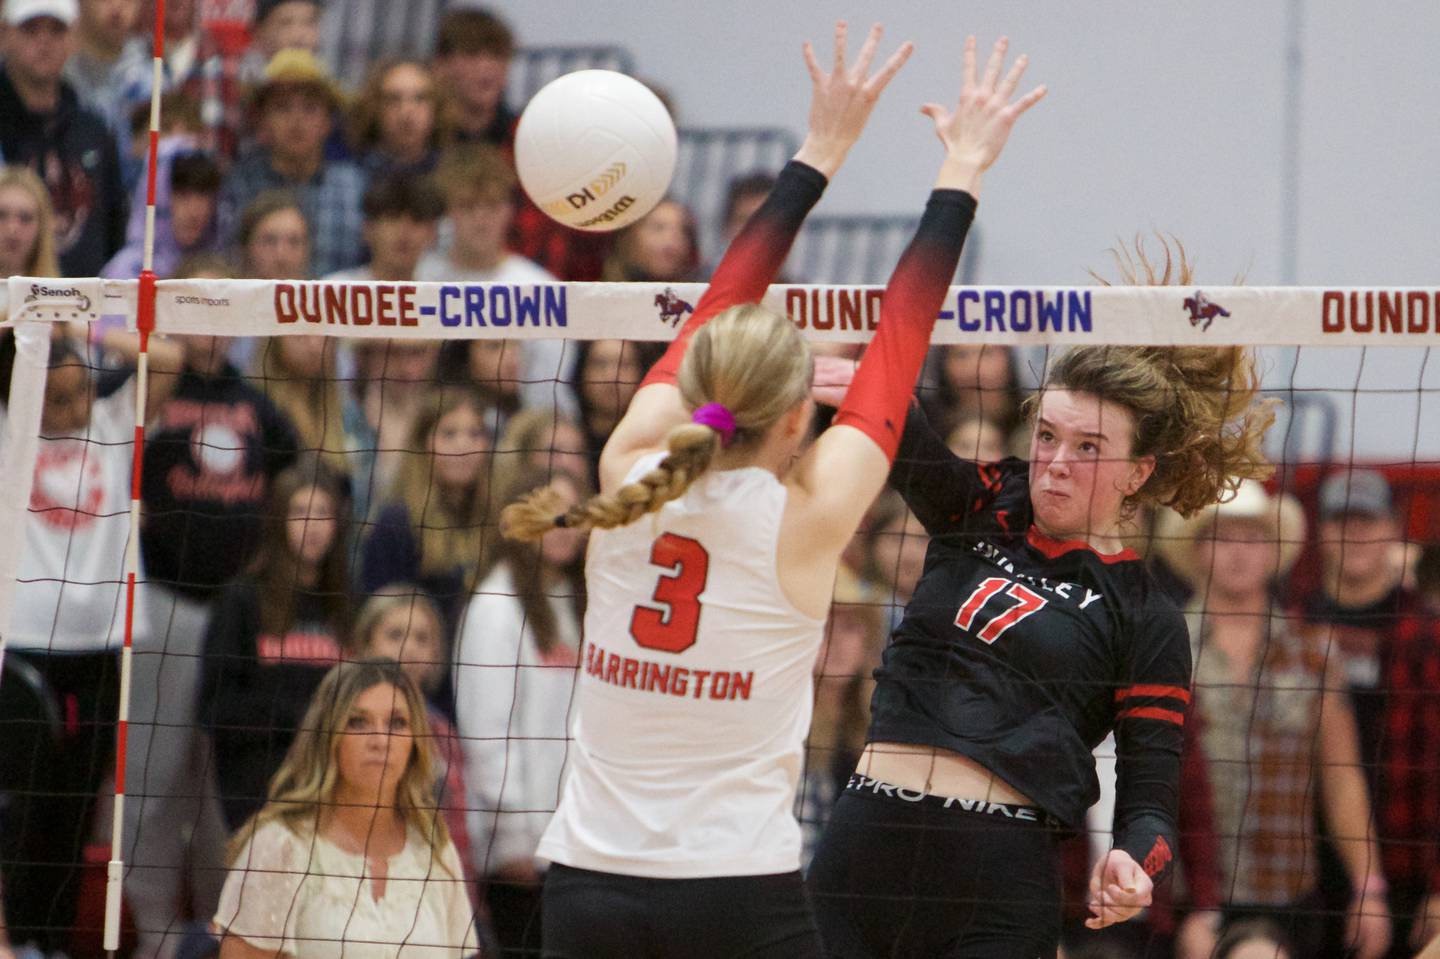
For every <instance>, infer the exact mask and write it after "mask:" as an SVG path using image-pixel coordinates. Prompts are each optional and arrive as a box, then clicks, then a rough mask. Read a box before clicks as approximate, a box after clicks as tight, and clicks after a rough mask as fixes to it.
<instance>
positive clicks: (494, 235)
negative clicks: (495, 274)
mask: <svg viewBox="0 0 1440 959" xmlns="http://www.w3.org/2000/svg"><path fill="white" fill-rule="evenodd" d="M448 209H449V211H450V221H451V222H452V223H453V224H454V225H455V245H456V246H457V247H459V248H460V250H461V251H462V252H463V253H464V254H466V255H467V256H468V257H469V258H473V259H481V260H493V259H497V258H498V257H500V256H502V255H503V254H504V252H505V237H506V235H507V234H508V233H509V232H510V221H511V220H512V219H513V218H514V214H515V204H514V202H513V201H512V200H511V199H510V198H509V197H499V198H496V197H490V196H486V195H485V194H483V193H479V192H474V193H460V194H456V195H455V196H453V197H451V199H450V203H449V204H448Z"/></svg>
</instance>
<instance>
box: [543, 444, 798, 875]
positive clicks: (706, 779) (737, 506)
mask: <svg viewBox="0 0 1440 959" xmlns="http://www.w3.org/2000/svg"><path fill="white" fill-rule="evenodd" d="M660 458H661V457H660V456H659V455H656V456H652V457H645V458H644V459H642V460H641V461H640V463H638V464H637V465H636V467H635V469H634V470H633V471H632V472H631V474H630V477H629V479H631V480H633V479H634V478H636V477H638V476H640V475H642V474H643V473H644V472H646V471H647V470H650V469H653V468H654V466H655V464H656V463H658V462H659V461H660ZM785 499H786V490H785V487H784V486H783V485H781V483H780V482H779V481H778V480H777V479H776V478H775V475H774V474H773V473H770V472H768V471H766V470H763V469H758V468H750V469H739V470H727V471H724V472H716V473H709V474H706V475H705V476H703V477H702V478H701V479H700V481H699V482H697V483H695V484H694V485H693V486H692V487H691V488H690V489H689V490H688V491H687V492H686V493H685V495H684V496H682V497H681V498H680V499H678V500H674V501H672V502H670V503H667V504H666V505H665V506H664V507H663V508H662V509H661V510H659V511H658V512H657V513H654V514H652V515H650V516H646V517H643V518H642V519H640V520H638V521H636V522H634V523H631V524H630V525H628V526H623V527H620V528H619V529H614V530H603V531H601V530H597V531H596V532H594V533H592V534H591V539H590V550H589V556H588V557H587V559H586V565H585V574H586V581H587V584H588V590H587V602H588V609H587V611H586V614H585V651H584V655H583V657H582V659H581V669H580V682H579V687H578V691H577V697H576V698H577V700H578V709H577V713H576V718H575V722H574V726H573V729H572V734H573V737H574V746H573V748H572V750H571V756H570V769H569V773H568V776H567V778H566V781H565V785H564V788H563V791H562V798H561V801H560V805H559V808H558V810H557V811H556V814H555V817H554V818H553V819H552V820H551V821H550V826H549V828H548V829H547V830H546V832H545V836H544V838H543V839H542V840H541V842H540V849H539V855H540V856H542V857H544V858H546V859H549V860H552V861H554V862H559V863H564V864H565V865H568V866H575V867H578V868H582V869H594V870H599V871H602V872H611V873H619V874H622V875H631V876H649V877H654V878H660V879H692V878H703V877H709V876H743V875H765V874H774V873H781V872H792V871H794V870H796V869H798V868H800V828H799V825H798V824H797V823H796V821H795V815H794V804H795V788H796V784H797V782H798V780H799V777H800V769H801V762H802V750H803V745H804V740H805V734H806V732H807V730H808V729H809V726H810V709H811V700H812V680H811V669H812V667H813V665H814V663H815V656H816V654H817V651H818V648H819V645H820V639H821V633H822V630H823V629H824V620H821V619H815V618H813V617H810V616H807V615H805V614H804V613H802V612H800V611H799V610H797V609H796V608H795V607H794V605H793V604H791V602H790V601H789V600H788V599H787V598H786V596H785V594H784V593H783V592H782V591H781V589H780V583H779V577H778V575H777V570H776V547H777V545H778V542H779V535H780V519H781V516H782V514H783V513H784V511H785Z"/></svg>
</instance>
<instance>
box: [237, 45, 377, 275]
mask: <svg viewBox="0 0 1440 959" xmlns="http://www.w3.org/2000/svg"><path fill="white" fill-rule="evenodd" d="M251 103H252V106H253V109H254V113H255V117H256V127H257V132H258V134H259V138H260V140H261V142H262V144H263V145H262V146H261V148H259V149H257V150H256V151H255V152H254V153H253V154H251V155H250V156H248V157H246V158H245V159H243V160H240V161H239V162H237V163H236V164H235V165H234V166H233V167H232V168H231V170H230V174H229V176H227V177H226V182H225V187H224V189H223V190H222V191H221V194H220V211H221V233H222V236H225V237H227V238H230V239H232V240H233V238H234V235H235V228H236V225H237V224H238V217H239V213H240V211H241V210H243V209H245V207H246V206H247V205H248V204H249V203H250V201H251V200H253V199H255V197H257V196H259V195H260V194H261V193H263V192H265V191H266V190H276V189H282V190H290V191H291V192H292V193H294V194H295V195H296V196H297V197H298V198H299V200H300V207H301V210H302V212H303V213H304V214H305V221H306V222H307V223H309V224H310V230H311V235H310V241H311V260H310V266H311V270H312V274H313V275H315V276H325V275H327V274H330V273H334V272H336V271H337V270H344V269H348V268H350V267H353V266H359V265H360V263H361V262H362V261H363V259H364V256H363V253H364V240H363V237H362V232H363V228H364V214H363V212H362V200H363V198H364V195H365V175H364V174H363V173H362V172H361V170H360V168H359V167H357V166H355V165H354V164H353V163H349V162H345V161H335V160H331V161H327V160H326V159H325V141H326V140H327V139H329V137H330V132H331V130H332V129H333V125H334V115H335V113H336V112H337V111H338V110H339V109H340V108H341V106H342V105H343V96H342V94H341V92H340V89H339V87H337V86H336V85H335V82H334V81H333V80H332V79H331V78H330V75H329V74H328V73H327V72H326V70H325V68H324V66H322V65H321V63H320V61H319V60H318V59H316V57H315V55H314V54H312V53H309V52H308V51H305V50H294V49H291V50H281V51H280V52H279V53H277V54H276V55H275V56H274V57H272V58H271V60H270V63H269V65H268V66H266V68H265V75H264V79H263V81H262V82H261V83H260V85H259V86H258V87H256V88H255V92H254V94H253V95H252V98H251Z"/></svg>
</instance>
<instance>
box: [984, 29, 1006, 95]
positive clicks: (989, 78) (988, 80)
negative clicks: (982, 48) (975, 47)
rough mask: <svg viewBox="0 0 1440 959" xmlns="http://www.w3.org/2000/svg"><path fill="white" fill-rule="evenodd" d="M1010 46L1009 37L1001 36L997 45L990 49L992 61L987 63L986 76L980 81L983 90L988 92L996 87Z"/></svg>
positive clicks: (996, 42)
mask: <svg viewBox="0 0 1440 959" xmlns="http://www.w3.org/2000/svg"><path fill="white" fill-rule="evenodd" d="M1009 47H1010V38H1009V37H1001V38H1000V39H999V40H996V41H995V46H994V47H993V48H992V49H991V50H990V61H989V62H988V63H986V64H985V78H984V79H983V80H981V81H980V89H981V90H983V91H985V92H987V93H988V92H990V91H991V90H994V89H995V81H996V80H998V79H999V78H1000V68H1001V67H1002V66H1003V65H1004V64H1005V51H1006V50H1007V49H1009Z"/></svg>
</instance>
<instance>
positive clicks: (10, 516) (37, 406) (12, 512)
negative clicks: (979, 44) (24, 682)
mask: <svg viewBox="0 0 1440 959" xmlns="http://www.w3.org/2000/svg"><path fill="white" fill-rule="evenodd" d="M49 362H50V324H49V323H23V322H22V323H17V324H16V325H15V366H14V369H13V371H12V372H11V375H10V396H9V398H8V400H7V406H6V410H5V424H4V429H5V434H4V446H0V483H3V484H4V485H3V489H4V490H5V491H6V492H5V495H4V496H0V543H5V544H7V545H6V548H5V549H0V665H3V664H4V661H5V634H6V633H7V632H8V631H9V627H10V611H11V608H12V604H13V603H14V600H15V577H16V576H17V575H18V574H19V571H20V551H21V548H23V545H24V543H25V523H26V514H27V513H28V512H29V510H30V487H31V485H32V484H33V483H34V481H35V457H36V456H37V455H38V453H39V446H40V414H41V413H42V412H43V408H44V406H45V372H46V368H47V367H48V366H49Z"/></svg>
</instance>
